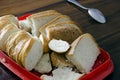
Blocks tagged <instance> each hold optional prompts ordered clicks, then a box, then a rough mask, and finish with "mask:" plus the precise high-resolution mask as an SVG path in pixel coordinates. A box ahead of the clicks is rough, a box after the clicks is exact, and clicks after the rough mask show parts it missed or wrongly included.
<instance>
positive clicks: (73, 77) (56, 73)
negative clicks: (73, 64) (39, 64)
mask: <svg viewBox="0 0 120 80" xmlns="http://www.w3.org/2000/svg"><path fill="white" fill-rule="evenodd" d="M52 75H53V76H47V75H42V76H41V77H40V79H41V80H79V79H80V78H81V77H82V76H83V75H84V74H80V73H76V72H74V71H72V68H67V67H64V68H57V69H55V70H53V71H52Z"/></svg>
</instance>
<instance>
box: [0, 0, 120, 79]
mask: <svg viewBox="0 0 120 80" xmlns="http://www.w3.org/2000/svg"><path fill="white" fill-rule="evenodd" d="M5 1H6V0H1V1H0V9H1V11H0V15H4V14H8V13H13V14H15V15H17V16H21V15H24V14H26V13H35V12H39V11H44V10H49V9H54V10H57V11H59V12H61V13H63V14H65V15H68V16H70V17H71V18H72V20H74V21H75V22H77V23H78V25H79V27H80V28H82V30H83V32H84V33H91V34H92V35H93V36H94V37H95V39H96V41H97V42H98V44H99V46H100V47H102V48H103V49H105V50H106V51H108V52H109V54H110V56H111V59H112V60H113V62H114V66H115V70H114V72H113V73H112V74H111V75H109V76H108V77H107V78H105V79H104V80H119V77H120V74H119V72H120V68H119V67H120V60H119V59H120V0H79V2H81V4H83V5H84V6H87V7H94V8H98V9H100V10H101V11H102V12H103V13H104V15H105V16H106V19H107V22H106V23H105V24H100V23H97V22H96V21H94V20H93V19H92V18H91V17H90V16H89V15H88V13H87V11H85V10H82V9H80V8H78V7H76V6H74V5H72V4H69V3H67V2H65V1H62V0H58V1H56V0H29V1H28V0H24V2H22V1H21V0H7V1H8V2H7V3H5ZM16 1H17V2H16ZM34 2H35V3H34ZM3 3H4V4H3ZM9 3H10V4H9ZM39 4H41V5H39ZM0 65H1V64H0ZM9 73H10V72H9ZM13 78H14V77H13Z"/></svg>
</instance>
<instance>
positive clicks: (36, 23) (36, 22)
mask: <svg viewBox="0 0 120 80" xmlns="http://www.w3.org/2000/svg"><path fill="white" fill-rule="evenodd" d="M43 13H44V14H43ZM58 15H60V13H58V12H55V13H54V12H41V13H39V15H38V14H37V13H36V15H35V14H34V15H31V16H29V17H27V20H28V21H29V23H30V24H31V25H32V34H33V35H34V36H39V35H40V32H39V28H40V27H42V26H43V25H45V24H46V23H48V22H49V21H51V20H52V19H54V18H55V17H57V16H58Z"/></svg>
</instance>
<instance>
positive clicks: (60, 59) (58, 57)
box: [50, 52, 74, 67]
mask: <svg viewBox="0 0 120 80" xmlns="http://www.w3.org/2000/svg"><path fill="white" fill-rule="evenodd" d="M50 56H51V62H52V65H53V66H54V67H74V65H73V64H72V63H71V62H70V61H68V60H67V58H66V57H65V55H64V54H58V53H55V52H52V53H51V55H50Z"/></svg>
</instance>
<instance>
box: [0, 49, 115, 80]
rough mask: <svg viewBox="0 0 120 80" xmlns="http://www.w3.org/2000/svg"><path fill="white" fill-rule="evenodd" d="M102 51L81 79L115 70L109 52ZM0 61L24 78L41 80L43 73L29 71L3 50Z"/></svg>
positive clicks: (89, 79)
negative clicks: (91, 67) (90, 69)
mask: <svg viewBox="0 0 120 80" xmlns="http://www.w3.org/2000/svg"><path fill="white" fill-rule="evenodd" d="M100 51H101V54H100V55H99V56H98V58H97V60H96V62H95V65H94V66H93V70H92V71H91V72H90V73H89V74H86V75H85V76H83V77H82V78H81V79H80V80H102V79H104V78H105V77H106V76H108V75H109V74H110V73H112V72H113V69H114V66H113V63H112V60H111V59H110V56H109V54H108V53H107V52H106V51H104V50H103V49H100ZM3 60H5V61H3ZM0 62H1V63H2V64H3V65H4V66H6V67H7V68H8V69H9V70H11V71H12V72H13V73H14V74H16V75H17V76H18V77H20V78H21V79H23V80H30V79H32V80H40V75H41V74H38V73H37V72H33V71H32V72H29V71H27V70H26V69H24V68H23V67H21V66H20V65H19V64H17V63H16V62H14V61H13V60H12V59H11V58H9V57H8V56H7V55H6V54H5V53H4V52H2V51H0Z"/></svg>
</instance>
